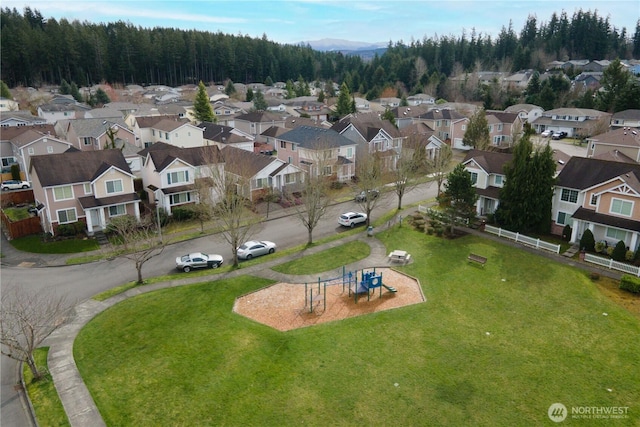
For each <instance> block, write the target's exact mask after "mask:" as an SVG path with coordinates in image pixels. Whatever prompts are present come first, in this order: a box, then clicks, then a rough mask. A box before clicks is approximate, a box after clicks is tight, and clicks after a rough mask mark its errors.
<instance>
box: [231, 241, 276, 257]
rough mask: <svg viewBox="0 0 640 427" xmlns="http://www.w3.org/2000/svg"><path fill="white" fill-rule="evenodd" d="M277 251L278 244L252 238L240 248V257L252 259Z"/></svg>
mask: <svg viewBox="0 0 640 427" xmlns="http://www.w3.org/2000/svg"><path fill="white" fill-rule="evenodd" d="M275 251H276V244H275V243H273V242H269V241H267V240H262V241H257V240H250V241H248V242H246V243H243V244H242V245H240V247H239V248H238V258H240V259H251V258H253V257H257V256H260V255H266V254H272V253H274V252H275Z"/></svg>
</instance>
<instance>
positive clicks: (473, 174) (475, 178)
mask: <svg viewBox="0 0 640 427" xmlns="http://www.w3.org/2000/svg"><path fill="white" fill-rule="evenodd" d="M469 174H470V175H471V185H476V183H477V182H478V174H477V172H469Z"/></svg>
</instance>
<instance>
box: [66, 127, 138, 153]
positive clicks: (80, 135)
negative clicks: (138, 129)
mask: <svg viewBox="0 0 640 427" xmlns="http://www.w3.org/2000/svg"><path fill="white" fill-rule="evenodd" d="M55 129H56V134H57V135H58V136H59V137H61V138H63V139H65V140H67V141H69V142H70V143H71V144H73V146H74V147H75V148H77V149H78V150H80V151H99V150H104V149H105V148H107V147H110V146H111V143H112V141H111V138H112V137H113V142H115V143H116V145H117V146H118V145H122V144H123V143H125V142H126V143H127V144H133V145H138V144H137V139H136V136H135V134H134V133H133V132H132V131H130V130H129V128H128V127H127V125H126V124H125V122H124V119H113V120H105V119H74V120H61V121H58V122H57V123H56V124H55Z"/></svg>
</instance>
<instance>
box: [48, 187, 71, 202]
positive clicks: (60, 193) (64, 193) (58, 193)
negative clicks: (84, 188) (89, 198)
mask: <svg viewBox="0 0 640 427" xmlns="http://www.w3.org/2000/svg"><path fill="white" fill-rule="evenodd" d="M53 199H54V200H55V201H56V202H58V201H60V200H69V199H73V189H72V188H71V186H70V185H65V186H63V187H55V188H54V189H53Z"/></svg>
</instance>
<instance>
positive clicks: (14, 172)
mask: <svg viewBox="0 0 640 427" xmlns="http://www.w3.org/2000/svg"><path fill="white" fill-rule="evenodd" d="M11 179H15V180H16V181H20V180H21V179H22V177H21V176H20V166H19V165H18V164H17V163H14V164H12V165H11Z"/></svg>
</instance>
